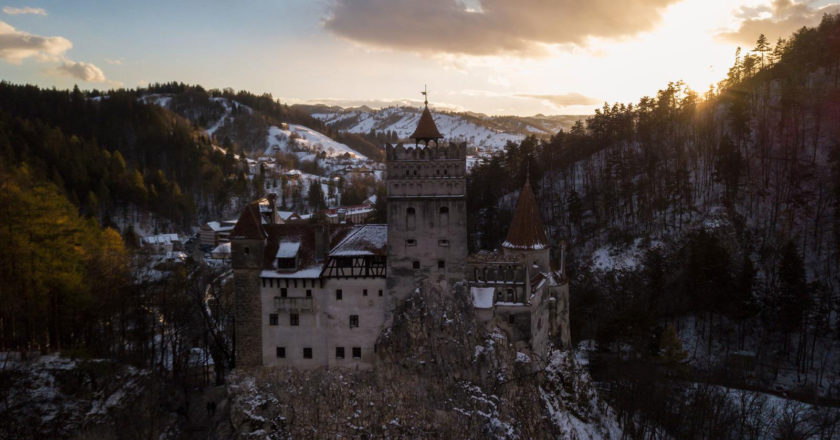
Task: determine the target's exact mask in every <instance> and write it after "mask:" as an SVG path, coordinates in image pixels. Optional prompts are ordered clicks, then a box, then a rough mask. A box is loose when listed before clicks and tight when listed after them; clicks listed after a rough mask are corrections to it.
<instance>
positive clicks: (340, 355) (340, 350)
mask: <svg viewBox="0 0 840 440" xmlns="http://www.w3.org/2000/svg"><path fill="white" fill-rule="evenodd" d="M335 358H336V359H344V347H335Z"/></svg>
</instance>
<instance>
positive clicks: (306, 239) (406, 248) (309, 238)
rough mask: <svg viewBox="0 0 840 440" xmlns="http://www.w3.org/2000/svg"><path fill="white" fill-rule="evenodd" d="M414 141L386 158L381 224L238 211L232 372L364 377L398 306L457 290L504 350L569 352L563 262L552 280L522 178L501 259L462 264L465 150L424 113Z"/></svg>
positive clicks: (253, 208) (272, 209) (260, 205)
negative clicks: (494, 329) (282, 370)
mask: <svg viewBox="0 0 840 440" xmlns="http://www.w3.org/2000/svg"><path fill="white" fill-rule="evenodd" d="M411 137H412V139H413V140H414V145H413V146H404V145H402V144H399V145H397V146H391V145H386V147H385V152H386V167H387V168H386V169H387V171H386V172H387V174H386V179H385V183H386V187H387V217H388V223H387V225H380V224H363V225H350V224H339V225H331V224H312V223H286V224H280V222H279V221H278V219H277V217H276V206H275V203H276V196H273V195H270V196H269V197H268V198H267V199H262V200H258V201H255V202H252V203H251V204H249V205H248V206H247V207H246V208H245V209H244V210H243V211H242V214H241V215H240V217H239V220H238V221H237V223H236V226H235V227H234V228H233V230H232V231H231V233H230V238H231V254H232V260H231V261H232V265H233V272H234V296H235V298H234V304H235V306H234V307H235V310H234V316H235V326H234V327H235V328H234V331H235V338H234V343H235V355H236V363H237V365H238V366H257V365H264V366H271V365H280V366H292V367H296V368H316V367H320V366H330V367H333V366H335V367H358V368H370V367H372V366H374V365H375V363H376V359H377V357H376V340H377V337H378V336H379V333H380V331H382V329H383V328H384V327H385V325H386V322H387V320H388V317H389V316H390V312H391V310H393V308H394V307H395V306H396V304H398V303H399V301H401V300H402V299H404V298H405V297H406V296H408V295H409V294H410V293H412V292H414V291H415V290H416V289H428V288H430V286H432V285H435V286H440V287H441V288H443V291H444V292H451V293H450V294H453V295H454V294H456V293H455V289H454V286H455V285H456V283H463V282H466V287H467V288H466V290H460V291H465V292H469V295H470V296H471V298H472V301H473V304H474V307H475V311H476V316H477V317H478V319H480V320H482V321H491V320H495V321H494V322H495V323H496V324H498V325H500V326H504V327H505V328H507V329H509V331H510V334H511V338H512V340H514V341H522V342H523V343H527V344H529V345H530V346H531V348H532V349H533V350H534V352H536V353H541V354H544V353H545V352H546V351H547V350H548V348H549V347H550V346H552V345H553V346H560V347H568V346H569V344H570V335H569V286H568V280H567V278H566V276H565V273H564V268H563V257H562V256H561V262H560V265H559V269H557V270H553V269H552V267H551V262H550V256H549V249H550V243H549V241H548V239H547V237H546V234H545V227H544V225H543V223H542V219H541V218H540V214H539V210H538V208H537V203H536V199H535V197H534V194H533V192H532V190H531V187H530V184H529V183H528V182H527V179H526V183H525V186H524V187H523V189H522V191H521V193H520V195H519V200H518V203H517V207H516V211H515V214H514V217H513V221H512V222H511V225H510V231H509V233H508V236H507V239H506V240H505V242H504V243H503V245H502V252H487V251H482V252H479V253H477V254H474V255H467V203H466V197H467V194H466V144H465V143H460V144H456V143H446V144H444V143H441V141H442V139H443V136H442V135H441V134H440V132H439V131H438V129H437V126H436V124H435V122H434V119H433V117H432V114H431V112H430V111H429V108H428V102H427V103H426V106H425V108H424V109H423V112H422V114H421V116H420V120H419V122H418V124H417V129H416V130H415V131H414V133H413V134H412V136H411Z"/></svg>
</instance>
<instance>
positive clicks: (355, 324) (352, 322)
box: [350, 315, 359, 328]
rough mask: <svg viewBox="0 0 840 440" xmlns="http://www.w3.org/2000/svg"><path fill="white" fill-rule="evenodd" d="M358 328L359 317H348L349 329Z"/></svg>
mask: <svg viewBox="0 0 840 440" xmlns="http://www.w3.org/2000/svg"><path fill="white" fill-rule="evenodd" d="M358 326H359V315H350V328H355V327H358Z"/></svg>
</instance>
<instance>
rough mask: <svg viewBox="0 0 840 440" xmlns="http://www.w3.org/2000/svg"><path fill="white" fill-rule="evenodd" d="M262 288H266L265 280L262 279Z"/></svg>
mask: <svg viewBox="0 0 840 440" xmlns="http://www.w3.org/2000/svg"><path fill="white" fill-rule="evenodd" d="M262 286H263V287H265V278H263V279H262Z"/></svg>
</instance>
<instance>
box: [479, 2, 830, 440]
mask: <svg viewBox="0 0 840 440" xmlns="http://www.w3.org/2000/svg"><path fill="white" fill-rule="evenodd" d="M529 171H530V178H531V181H532V185H534V187H536V188H539V190H538V193H539V199H540V202H541V207H542V210H543V215H544V218H545V219H546V224H547V225H548V227H549V229H550V230H551V236H552V238H553V239H554V241H555V243H558V244H559V243H560V241H561V240H565V241H567V242H568V243H569V245H570V246H569V248H570V250H571V255H570V256H568V257H567V261H569V262H570V264H571V265H572V268H571V269H570V270H572V271H573V274H572V280H573V281H572V286H571V291H572V306H571V310H572V313H571V319H572V322H573V328H572V334H573V337H574V338H575V339H577V340H578V341H582V340H587V341H592V343H589V342H587V344H586V346H587V347H594V346H597V347H599V349H598V351H597V352H595V353H593V359H592V368H593V373H594V374H595V376H596V378H599V377H600V378H601V379H602V380H605V381H607V382H609V383H610V385H609V394H610V396H611V398H612V401H613V403H614V404H616V406H617V408H618V410H619V412H620V413H621V414H622V417H623V418H624V420H625V424H626V426H625V429H628V430H629V431H630V432H633V431H635V432H636V433H638V434H639V435H640V436H645V435H651V433H652V432H657V430H661V429H665V430H666V432H668V433H669V434H670V435H672V436H675V437H677V438H691V437H696V436H701V437H714V438H724V437H728V436H730V434H729V431H727V430H728V429H730V428H728V427H727V426H730V425H731V424H733V423H735V422H734V421H732V420H728V419H725V416H724V415H722V414H718V413H715V412H713V411H712V412H707V411H706V410H709V409H710V408H712V407H713V406H715V405H717V406H720V405H724V403H725V402H724V401H725V400H726V399H722V400H720V399H719V397H720V395H721V392H720V391H719V390H717V389H715V388H713V387H702V388H690V389H684V388H681V387H676V388H674V386H673V383H672V382H671V381H670V380H669V379H673V378H679V379H681V380H687V381H697V382H706V383H717V384H728V385H732V386H737V387H742V388H743V387H746V388H752V389H762V390H770V391H774V390H775V391H778V390H783V391H785V392H789V393H791V394H793V395H797V396H800V398H805V396H809V397H808V398H809V399H813V398H814V396H821V397H823V398H827V399H835V400H836V399H838V397H840V372H839V371H838V364H840V362H838V358H837V355H836V352H837V348H838V342H840V341H839V338H840V320H839V319H838V311H840V269H838V268H840V260H839V259H838V258H840V17H838V16H837V15H834V16H831V15H829V16H826V17H824V19H823V21H822V23H821V24H820V25H819V27H817V28H803V29H801V30H800V31H798V32H797V33H795V34H794V35H792V36H791V37H790V38H789V39H788V40H779V41H778V42H775V44H771V43H768V42H767V41H766V39H765V38H764V37H763V36H761V37H760V38H759V39H758V41H757V43H756V45H755V47H754V48H750V49H746V50H739V52H738V53H737V54H736V59H735V63H734V65H733V67H732V68H731V69H730V71H729V75H728V77H727V78H726V79H725V80H723V81H722V82H721V83H720V84H719V85H718V87H716V88H713V89H711V90H709V91H706V92H701V93H697V92H695V91H692V90H689V89H688V88H687V87H686V86H685V85H684V84H683V83H681V82H674V83H671V84H668V86H667V87H666V88H664V89H663V90H660V91H659V92H658V93H657V95H656V96H655V97H645V98H642V99H641V100H640V101H639V102H638V103H635V104H614V105H607V104H605V105H604V107H603V108H602V109H600V110H599V111H597V112H596V114H595V115H594V116H592V117H591V118H588V119H587V120H586V121H585V123H582V122H581V123H579V124H577V125H575V126H574V127H573V128H572V129H570V130H569V131H567V132H566V131H561V132H560V133H558V134H557V135H556V136H554V137H553V138H552V139H551V140H550V141H547V142H540V141H538V140H536V139H533V138H531V139H526V140H525V141H523V142H522V143H520V144H517V145H512V144H509V145H508V147H507V151H506V154H505V155H504V156H502V157H498V158H494V159H493V160H491V161H489V162H488V163H485V164H484V165H482V166H479V167H477V168H475V169H474V171H473V173H472V176H471V178H470V182H469V185H470V190H469V193H470V194H471V199H470V202H469V203H470V205H471V209H470V210H469V212H470V213H472V214H474V215H473V218H472V219H471V231H473V235H472V239H473V245H474V246H476V247H478V246H481V247H493V246H498V244H499V243H500V242H501V240H503V238H504V234H505V232H506V231H505V230H504V227H503V225H505V224H507V221H508V219H509V216H510V213H509V212H510V209H511V201H512V200H514V199H513V198H512V197H510V195H511V193H513V192H515V191H516V190H517V189H518V188H519V187H520V185H521V183H522V181H523V179H524V178H525V177H526V176H527V175H528V172H529ZM558 247H559V246H558ZM555 250H556V249H555ZM619 365H620V367H619ZM745 365H748V367H747V366H745ZM599 373H601V374H599ZM639 396H645V397H644V398H641V397H639ZM701 401H705V402H706V403H705V404H702V403H699V402H701ZM690 402H694V403H693V404H692V403H690ZM712 402H717V403H712ZM691 405H695V406H694V407H691ZM704 405H710V406H704ZM724 412H725V411H724ZM639 415H643V416H647V417H649V418H644V417H643V418H641V419H639V418H637V417H638V416H639ZM803 417H804V416H803ZM739 423H741V424H740V425H738V426H739V427H740V428H739V429H741V428H743V429H745V430H746V429H747V428H748V427H746V426H745V425H744V423H745V422H744V421H743V420H742V421H741V422H739ZM803 423H804V422H803ZM733 426H734V425H733ZM803 426H804V425H803ZM800 428H802V427H801V426H800V427H799V428H796V429H800ZM651 430H652V431H651ZM716 430H717V431H716ZM660 432H661V431H660ZM744 432H746V431H744ZM701 433H702V434H701ZM732 437H736V438H743V437H742V436H738V435H736V434H732ZM784 438H787V437H784Z"/></svg>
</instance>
